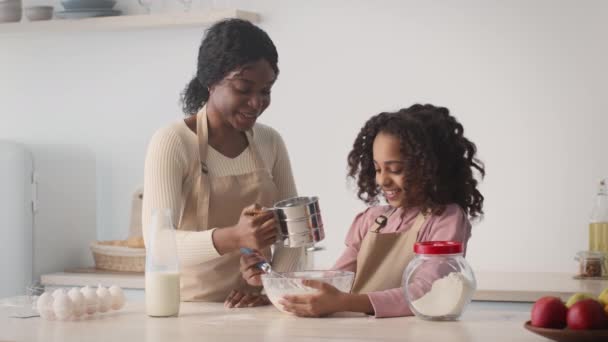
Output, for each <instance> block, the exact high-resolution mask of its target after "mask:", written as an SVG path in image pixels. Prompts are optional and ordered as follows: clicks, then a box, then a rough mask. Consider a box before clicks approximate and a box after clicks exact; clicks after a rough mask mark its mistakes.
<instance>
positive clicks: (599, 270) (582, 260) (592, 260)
mask: <svg viewBox="0 0 608 342" xmlns="http://www.w3.org/2000/svg"><path fill="white" fill-rule="evenodd" d="M604 257H605V256H604V253H602V252H591V251H580V252H578V253H576V258H575V260H577V261H578V264H579V268H578V275H579V277H584V278H588V277H601V276H602V275H603V274H604V272H603V267H602V265H603V264H604Z"/></svg>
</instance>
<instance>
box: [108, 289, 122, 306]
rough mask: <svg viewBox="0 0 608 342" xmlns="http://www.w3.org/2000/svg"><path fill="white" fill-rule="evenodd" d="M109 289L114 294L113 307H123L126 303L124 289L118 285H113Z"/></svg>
mask: <svg viewBox="0 0 608 342" xmlns="http://www.w3.org/2000/svg"><path fill="white" fill-rule="evenodd" d="M108 291H110V295H112V309H114V310H118V309H121V308H122V307H123V306H124V305H125V294H124V293H123V292H122V289H121V288H120V287H118V286H116V285H112V286H111V287H110V289H109V290H108Z"/></svg>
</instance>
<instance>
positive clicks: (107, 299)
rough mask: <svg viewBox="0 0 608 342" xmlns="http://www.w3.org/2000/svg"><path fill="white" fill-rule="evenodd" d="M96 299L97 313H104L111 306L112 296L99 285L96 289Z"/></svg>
mask: <svg viewBox="0 0 608 342" xmlns="http://www.w3.org/2000/svg"><path fill="white" fill-rule="evenodd" d="M96 293H97V298H99V312H106V311H108V310H110V307H111V306H112V295H111V294H110V291H108V289H106V288H105V287H103V286H101V285H99V286H98V287H97V292H96Z"/></svg>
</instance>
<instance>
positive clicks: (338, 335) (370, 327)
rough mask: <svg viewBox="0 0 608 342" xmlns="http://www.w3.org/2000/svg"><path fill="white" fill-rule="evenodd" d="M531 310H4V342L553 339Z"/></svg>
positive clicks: (138, 306)
mask: <svg viewBox="0 0 608 342" xmlns="http://www.w3.org/2000/svg"><path fill="white" fill-rule="evenodd" d="M529 308H530V305H529V304H510V305H509V303H490V304H488V303H482V302H479V303H472V304H471V306H469V308H468V310H467V311H466V312H465V314H464V315H463V316H462V317H461V319H460V320H459V321H455V322H430V321H424V320H421V319H418V318H416V317H400V318H383V319H375V318H372V317H367V316H363V315H355V314H352V315H347V314H344V315H341V316H339V317H329V318H318V319H317V318H299V317H294V316H291V315H287V314H283V313H281V312H279V311H278V310H276V309H275V308H274V307H273V306H265V307H258V308H246V309H225V308H224V307H223V305H222V304H219V303H182V306H181V309H180V316H179V317H177V318H151V317H148V316H146V315H145V314H144V304H143V303H141V302H135V303H128V304H127V306H126V307H125V308H123V309H122V310H120V311H115V312H112V313H109V314H108V313H107V314H101V315H100V314H96V315H97V316H92V317H91V318H89V319H87V320H82V321H67V322H61V321H46V320H43V319H41V318H40V317H34V318H27V319H19V318H9V317H8V316H7V311H6V308H0V341H61V342H71V341H79V342H80V341H103V342H107V341H170V342H178V341H196V342H201V341H214V342H222V341H281V342H284V341H289V342H297V341H322V340H326V341H329V340H331V341H334V342H335V341H370V340H376V341H453V342H459V341H463V342H464V341H466V342H471V341H480V342H481V341H483V342H487V341H492V342H501V341H505V342H507V341H508V342H512V341H521V342H542V341H547V340H545V339H544V338H542V337H539V336H536V335H534V334H532V333H530V332H528V331H527V330H525V329H524V327H523V324H524V322H525V321H526V320H528V319H529V315H530V314H529Z"/></svg>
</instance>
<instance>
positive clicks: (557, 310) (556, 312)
mask: <svg viewBox="0 0 608 342" xmlns="http://www.w3.org/2000/svg"><path fill="white" fill-rule="evenodd" d="M567 312H568V308H566V305H565V304H564V302H562V300H561V299H559V298H557V297H543V298H541V299H539V300H537V301H536V302H535V303H534V306H532V325H533V326H535V327H541V328H556V329H562V328H565V327H566V314H567Z"/></svg>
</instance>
